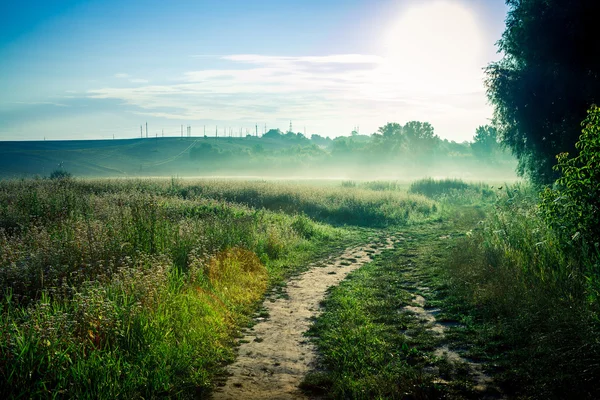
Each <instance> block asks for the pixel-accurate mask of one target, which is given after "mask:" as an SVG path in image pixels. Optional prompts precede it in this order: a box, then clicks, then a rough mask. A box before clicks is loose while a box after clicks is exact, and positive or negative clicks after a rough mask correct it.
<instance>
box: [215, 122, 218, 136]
mask: <svg viewBox="0 0 600 400" xmlns="http://www.w3.org/2000/svg"><path fill="white" fill-rule="evenodd" d="M215 137H216V138H218V137H219V126H218V125H215Z"/></svg>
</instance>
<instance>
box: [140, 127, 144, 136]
mask: <svg viewBox="0 0 600 400" xmlns="http://www.w3.org/2000/svg"><path fill="white" fill-rule="evenodd" d="M143 137H144V128H143V127H142V125H140V138H143Z"/></svg>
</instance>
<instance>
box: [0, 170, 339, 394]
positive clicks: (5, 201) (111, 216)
mask: <svg viewBox="0 0 600 400" xmlns="http://www.w3.org/2000/svg"><path fill="white" fill-rule="evenodd" d="M173 193H174V191H173V188H172V185H169V184H167V185H164V184H163V183H156V182H151V181H147V182H128V183H125V184H119V183H112V182H102V181H98V182H91V181H86V182H79V181H74V180H38V181H27V180H26V181H3V182H0V205H1V206H0V285H1V288H2V289H1V294H0V296H1V299H0V392H1V393H3V394H4V395H5V396H8V397H53V396H56V397H75V398H86V397H94V398H115V397H144V398H148V397H156V396H165V397H185V396H190V395H194V394H202V393H203V392H205V391H206V390H207V389H208V388H209V387H210V382H211V379H212V377H213V376H214V374H215V373H216V372H217V371H218V370H219V368H220V366H221V365H222V364H223V362H225V361H227V360H230V359H231V358H232V357H233V355H232V350H231V348H232V339H233V337H234V335H235V334H236V332H237V330H238V328H239V326H240V324H243V323H244V321H246V320H247V318H248V315H249V313H250V312H251V311H252V310H253V308H254V306H255V304H256V302H257V301H258V300H260V299H261V298H262V296H263V294H264V292H265V290H266V289H267V287H268V285H269V284H270V283H271V282H274V281H278V280H280V279H281V278H282V277H284V276H285V275H287V274H289V273H291V272H292V271H293V270H294V269H297V268H299V267H301V266H302V264H303V263H304V262H305V261H306V260H307V258H308V257H309V256H310V255H311V254H314V253H316V252H317V251H319V249H320V248H321V247H324V248H327V246H328V243H335V242H339V241H340V240H341V239H343V238H344V237H345V236H347V235H348V233H347V232H345V231H343V230H341V229H335V228H331V227H329V226H326V225H323V224H320V223H317V222H314V221H312V220H311V219H309V218H307V217H305V216H303V215H287V214H282V213H275V212H270V211H266V210H257V209H252V208H249V207H246V206H243V205H240V204H232V203H228V202H225V201H218V200H213V199H207V198H204V197H201V196H193V197H192V196H188V197H184V196H180V195H177V194H173Z"/></svg>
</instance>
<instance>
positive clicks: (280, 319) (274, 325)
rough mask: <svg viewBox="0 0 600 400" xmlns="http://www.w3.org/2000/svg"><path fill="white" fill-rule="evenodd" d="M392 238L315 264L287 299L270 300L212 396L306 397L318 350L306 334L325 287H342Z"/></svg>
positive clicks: (292, 284)
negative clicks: (305, 384)
mask: <svg viewBox="0 0 600 400" xmlns="http://www.w3.org/2000/svg"><path fill="white" fill-rule="evenodd" d="M393 241H394V238H393V237H386V238H382V239H379V240H375V241H374V242H373V243H371V244H367V245H364V246H359V247H353V248H349V249H347V250H346V251H344V252H343V254H341V255H340V256H339V257H337V258H336V259H333V260H329V261H326V262H325V263H324V264H323V265H315V266H313V268H311V269H310V270H308V271H307V272H305V273H303V274H301V275H299V276H297V277H296V278H294V279H292V280H290V281H289V282H288V285H287V290H286V295H285V296H282V297H279V298H267V300H266V301H265V304H264V308H265V309H266V311H267V312H268V314H269V317H268V318H266V319H260V318H259V322H258V323H257V324H256V325H254V327H253V328H252V329H251V330H249V331H248V332H247V333H246V335H245V336H244V338H243V339H242V340H240V343H241V345H240V348H239V353H238V358H237V360H236V361H235V363H233V364H232V365H230V366H229V368H228V372H229V373H230V375H231V376H230V377H229V379H228V380H227V382H226V383H225V385H224V386H222V387H219V388H217V389H216V390H215V392H214V393H213V398H214V399H217V400H225V399H231V400H233V399H235V400H241V399H244V400H250V399H304V398H306V396H305V395H304V394H303V393H302V392H301V391H300V389H299V388H298V385H299V384H300V382H301V381H302V379H303V378H304V376H305V375H306V373H307V372H308V371H309V370H310V369H311V366H312V365H313V363H314V361H315V357H316V354H315V349H314V347H313V345H312V344H310V343H309V341H308V339H307V338H306V337H304V333H305V332H306V331H307V330H308V329H309V327H310V324H311V319H312V318H313V317H315V316H317V314H318V313H319V303H320V302H321V300H323V299H324V297H325V295H326V292H327V289H328V288H330V287H332V286H335V285H337V284H339V283H340V282H341V281H342V280H343V279H344V278H345V277H346V275H348V274H349V273H350V272H352V271H354V270H356V269H357V268H360V267H361V266H362V265H364V264H365V263H367V262H369V261H370V260H371V258H372V257H373V256H374V255H376V254H379V253H380V252H381V251H382V250H384V249H389V248H391V247H392V246H393Z"/></svg>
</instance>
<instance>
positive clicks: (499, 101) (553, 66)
mask: <svg viewBox="0 0 600 400" xmlns="http://www.w3.org/2000/svg"><path fill="white" fill-rule="evenodd" d="M506 4H507V5H508V6H509V12H508V16H507V18H506V30H505V31H504V33H503V35H502V38H501V39H500V40H499V41H498V48H499V51H500V52H501V53H503V58H502V59H501V60H500V61H498V62H495V63H491V64H490V65H488V67H487V69H486V75H487V77H486V85H487V95H488V98H489V100H490V101H491V103H492V104H493V105H494V107H495V115H494V117H495V122H496V124H497V126H498V128H499V133H500V138H501V140H502V142H503V143H504V144H505V145H507V146H508V147H509V148H510V149H511V150H512V152H513V153H514V154H515V156H517V158H518V160H519V173H521V174H522V175H527V176H529V177H530V178H531V179H532V181H533V182H535V183H538V184H545V183H550V182H552V181H554V180H555V179H556V177H557V176H556V172H555V171H553V169H552V167H553V166H554V165H555V164H556V155H557V154H558V153H561V152H570V153H572V154H574V155H575V154H577V149H576V148H575V143H576V142H577V140H578V138H579V135H580V134H581V125H580V124H581V121H582V120H583V119H584V118H585V117H586V111H587V110H588V109H589V108H590V106H591V105H592V104H593V103H595V102H598V101H600V0H506Z"/></svg>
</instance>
